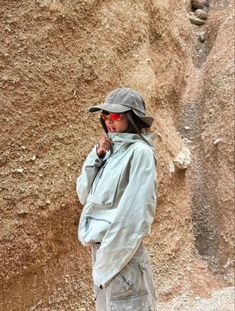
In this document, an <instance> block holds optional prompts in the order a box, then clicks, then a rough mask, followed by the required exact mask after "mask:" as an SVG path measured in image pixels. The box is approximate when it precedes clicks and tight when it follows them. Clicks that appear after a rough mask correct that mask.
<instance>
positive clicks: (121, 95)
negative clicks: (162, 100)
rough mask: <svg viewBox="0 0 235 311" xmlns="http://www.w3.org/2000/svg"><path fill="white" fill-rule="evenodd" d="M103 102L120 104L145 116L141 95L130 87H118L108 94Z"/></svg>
mask: <svg viewBox="0 0 235 311" xmlns="http://www.w3.org/2000/svg"><path fill="white" fill-rule="evenodd" d="M105 103H107V104H110V105H116V104H117V105H122V106H125V107H127V108H130V109H132V110H136V111H138V113H139V114H142V115H143V116H145V114H146V109H145V102H144V99H143V97H142V96H141V95H140V94H139V93H138V92H137V91H135V90H133V89H131V88H118V89H115V90H113V91H112V92H110V93H109V94H108V96H107V97H106V99H105Z"/></svg>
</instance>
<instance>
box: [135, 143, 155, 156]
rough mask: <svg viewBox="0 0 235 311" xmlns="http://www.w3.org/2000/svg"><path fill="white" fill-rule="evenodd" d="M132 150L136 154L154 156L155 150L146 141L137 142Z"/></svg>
mask: <svg viewBox="0 0 235 311" xmlns="http://www.w3.org/2000/svg"><path fill="white" fill-rule="evenodd" d="M132 150H133V153H134V154H139V155H140V154H141V155H146V156H154V149H153V148H152V147H151V146H149V145H148V144H147V143H145V142H144V141H143V142H142V141H137V142H135V143H134V144H133V146H132Z"/></svg>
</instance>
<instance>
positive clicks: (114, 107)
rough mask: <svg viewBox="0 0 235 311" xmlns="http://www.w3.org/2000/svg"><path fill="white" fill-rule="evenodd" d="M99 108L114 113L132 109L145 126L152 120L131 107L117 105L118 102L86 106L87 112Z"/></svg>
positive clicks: (149, 124)
mask: <svg viewBox="0 0 235 311" xmlns="http://www.w3.org/2000/svg"><path fill="white" fill-rule="evenodd" d="M100 110H105V111H109V112H114V113H123V112H127V111H130V110H132V111H133V112H134V113H135V115H137V117H138V118H140V119H141V120H142V121H143V122H144V123H145V124H146V126H147V127H150V126H151V125H152V123H153V121H154V119H153V118H152V117H147V116H143V115H141V114H140V113H139V112H138V111H136V110H135V109H131V108H129V107H125V106H123V105H118V104H115V105H114V104H110V103H104V104H100V105H95V106H93V107H90V108H88V111H89V112H97V111H100Z"/></svg>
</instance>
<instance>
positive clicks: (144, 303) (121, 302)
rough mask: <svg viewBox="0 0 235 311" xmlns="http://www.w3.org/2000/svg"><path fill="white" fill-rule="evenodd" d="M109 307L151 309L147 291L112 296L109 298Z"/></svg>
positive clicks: (117, 310) (127, 310) (126, 310)
mask: <svg viewBox="0 0 235 311" xmlns="http://www.w3.org/2000/svg"><path fill="white" fill-rule="evenodd" d="M110 308H111V310H112V311H133V310H135V311H153V308H152V305H151V299H150V297H149V294H148V293H139V294H136V295H131V296H128V297H120V298H113V299H111V300H110Z"/></svg>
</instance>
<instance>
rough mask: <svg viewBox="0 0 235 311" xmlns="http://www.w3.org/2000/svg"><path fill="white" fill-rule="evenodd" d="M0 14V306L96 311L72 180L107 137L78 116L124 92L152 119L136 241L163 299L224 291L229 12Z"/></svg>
mask: <svg viewBox="0 0 235 311" xmlns="http://www.w3.org/2000/svg"><path fill="white" fill-rule="evenodd" d="M198 10H199V11H198ZM200 10H201V11H200ZM0 12H1V14H0V20H1V28H0V33H1V36H0V40H1V49H0V68H1V75H0V90H1V92H0V99H1V105H0V120H1V128H2V134H1V139H0V144H1V156H0V167H1V172H0V174H1V185H0V189H1V197H0V210H1V227H0V249H1V251H0V258H1V271H0V275H1V279H0V286H1V289H2V290H1V293H0V310H4V311H6V310H9V311H10V310H17V311H20V310H22V311H25V310H31V311H33V310H40V311H46V310H89V311H90V310H93V307H94V303H93V297H92V283H91V276H90V273H91V272H90V250H89V248H84V247H82V246H81V245H80V244H79V242H78V241H77V223H78V219H79V214H80V212H81V209H82V206H81V205H80V203H79V202H78V200H77V198H76V193H75V182H76V178H77V176H78V175H79V174H80V171H81V165H82V163H83V161H84V159H85V157H86V155H87V153H88V152H89V150H90V149H91V148H92V146H93V145H94V144H95V143H96V142H97V139H98V137H99V136H100V135H102V129H101V126H100V124H99V122H98V117H97V115H90V114H89V113H88V112H87V108H88V107H90V106H91V105H93V104H95V103H99V102H102V101H103V100H104V98H105V96H106V94H107V93H108V92H110V91H111V90H112V89H113V88H116V87H119V86H129V87H133V88H135V89H137V90H138V91H139V92H140V93H142V95H143V96H144V98H145V99H146V104H147V109H148V111H149V113H150V114H152V115H153V116H154V118H155V122H154V125H153V132H155V133H156V150H157V154H158V168H157V170H158V204H157V213H156V218H155V221H154V224H153V228H152V233H151V236H150V237H148V238H147V239H146V241H145V242H146V244H147V245H148V248H149V251H150V254H151V259H152V263H153V270H154V278H155V282H156V291H157V297H158V301H159V302H161V303H168V302H170V301H171V300H172V299H173V298H175V297H177V296H179V295H182V294H184V295H187V296H189V297H195V296H197V297H198V296H199V297H201V298H206V297H210V294H211V291H212V290H213V289H219V288H223V287H227V286H231V285H233V275H234V274H233V260H234V232H233V229H234V218H233V212H234V210H233V206H234V198H233V187H234V157H233V152H234V136H233V130H234V115H233V109H232V108H233V98H234V88H233V80H232V79H233V74H234V40H233V27H232V26H233V15H232V13H233V2H232V1H229V0H223V1H212V0H211V1H199V0H198V1H192V2H191V1H190V0H184V1H183V0H181V1H174V0H167V1H160V0H151V1H147V0H146V1H140V0H136V1H134V0H127V1H124V0H121V1H102V0H74V1H63V0H61V1H60V0H35V1H29V0H25V1H13V0H10V1H6V0H3V1H2V2H1V7H0ZM180 310H182V308H181V309H180Z"/></svg>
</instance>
